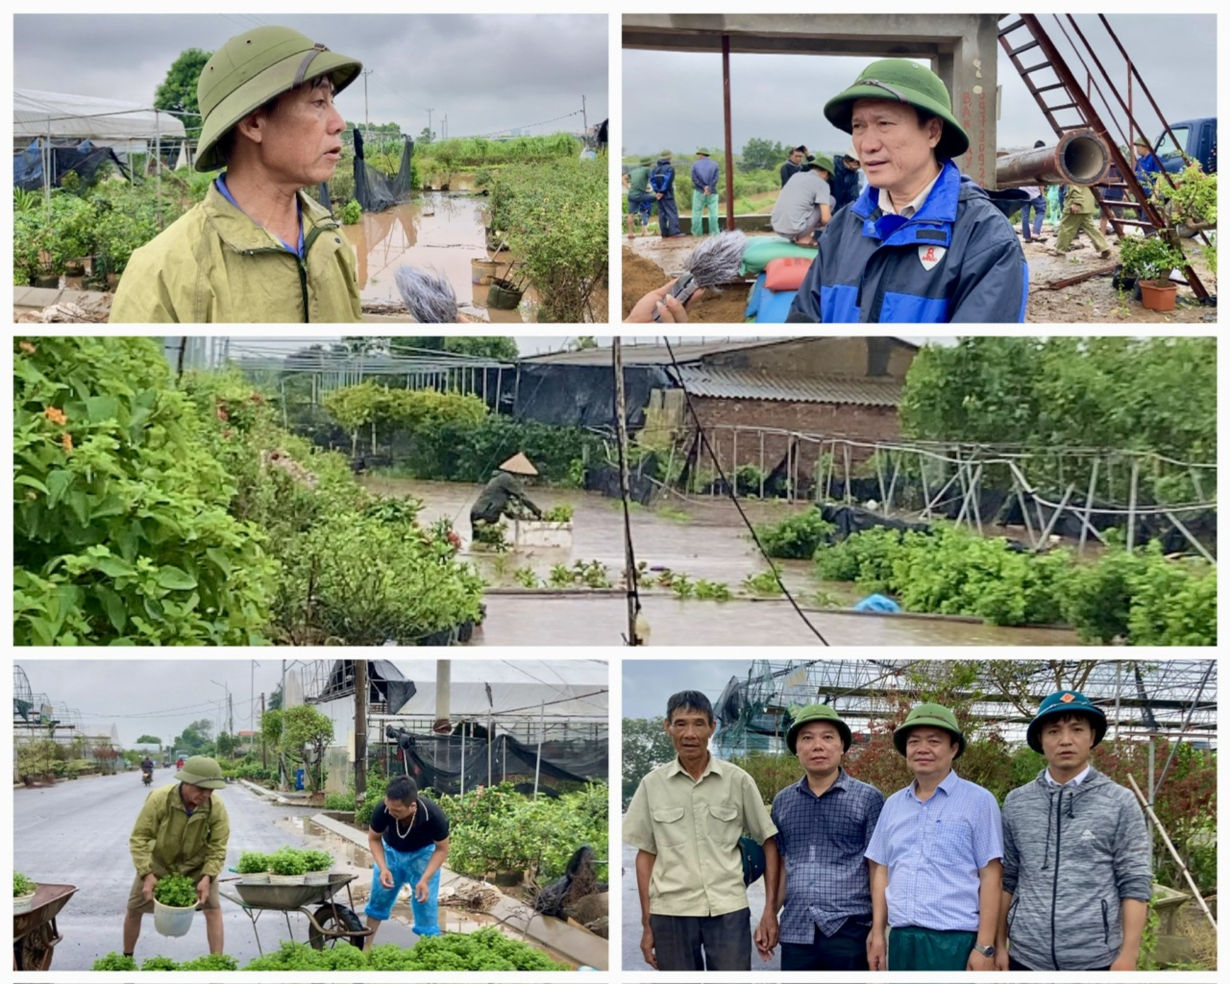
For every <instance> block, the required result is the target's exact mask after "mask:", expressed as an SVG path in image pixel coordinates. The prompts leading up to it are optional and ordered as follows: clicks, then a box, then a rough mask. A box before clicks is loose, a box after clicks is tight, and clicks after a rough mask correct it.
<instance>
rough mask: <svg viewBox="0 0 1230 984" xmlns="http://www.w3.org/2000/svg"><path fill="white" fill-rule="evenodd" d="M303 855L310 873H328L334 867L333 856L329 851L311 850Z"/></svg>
mask: <svg viewBox="0 0 1230 984" xmlns="http://www.w3.org/2000/svg"><path fill="white" fill-rule="evenodd" d="M302 853H303V861H304V863H305V864H306V865H307V870H308V871H328V870H329V869H330V868H331V867H333V855H332V854H330V853H329V852H328V851H321V850H317V849H315V848H309V849H308V850H306V851H303V852H302Z"/></svg>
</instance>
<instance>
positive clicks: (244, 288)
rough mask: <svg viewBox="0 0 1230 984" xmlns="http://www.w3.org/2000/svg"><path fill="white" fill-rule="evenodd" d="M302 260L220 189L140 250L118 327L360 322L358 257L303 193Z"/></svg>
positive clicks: (115, 313)
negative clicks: (236, 323) (126, 324)
mask: <svg viewBox="0 0 1230 984" xmlns="http://www.w3.org/2000/svg"><path fill="white" fill-rule="evenodd" d="M299 200H300V202H301V203H302V205H303V253H304V258H303V259H299V257H297V256H295V254H294V253H291V252H290V251H289V250H287V249H286V247H285V246H283V245H282V244H281V243H280V242H279V241H278V240H277V238H276V237H275V236H274V235H273V234H272V233H270V232H268V231H267V230H266V229H264V228H262V227H261V226H259V225H257V224H256V223H255V222H253V221H252V220H251V219H250V218H248V216H246V215H244V214H243V212H242V211H240V210H239V209H237V208H236V207H235V206H234V205H232V204H231V203H230V202H228V201H227V200H226V198H225V196H223V194H222V193H221V192H220V191H218V189H217V187H216V186H215V185H212V184H211V185H210V187H209V191H208V193H207V194H206V196H205V200H204V201H203V202H201V203H200V204H198V205H196V206H194V207H193V208H192V209H191V210H190V211H188V212H187V213H186V214H184V215H183V216H181V217H180V218H179V219H178V220H177V221H176V222H175V223H173V224H172V225H171V226H170V227H168V228H167V229H164V230H163V231H162V233H161V234H159V235H158V236H157V237H156V238H155V239H153V240H152V241H151V242H149V243H146V244H145V245H144V246H142V247H141V248H140V249H138V250H137V251H136V252H134V253H133V254H132V259H131V260H129V262H128V266H127V268H126V269H125V270H124V274H123V276H122V277H121V278H120V286H119V289H118V290H117V291H116V294H115V301H114V302H113V303H112V305H111V318H110V320H111V323H112V324H119V323H132V324H153V323H163V322H203V323H227V322H240V321H245V322H263V323H268V324H282V323H287V322H292V323H293V322H313V323H320V322H324V323H330V322H345V323H349V322H355V321H359V320H360V319H361V317H362V309H361V308H360V305H359V284H358V280H357V278H356V275H355V259H354V253H353V252H352V250H351V247H350V244H349V243H347V242H346V240H345V239H344V238H343V236H342V232H341V227H340V226H339V225H338V224H337V222H336V221H335V220H334V219H333V218H332V216H331V215H330V214H329V212H328V211H327V210H326V209H325V208H323V207H322V206H321V205H319V204H318V203H317V202H315V201H313V200H312V199H311V198H309V197H308V196H307V195H305V194H304V193H303V192H300V193H299Z"/></svg>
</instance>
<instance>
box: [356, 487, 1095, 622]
mask: <svg viewBox="0 0 1230 984" xmlns="http://www.w3.org/2000/svg"><path fill="white" fill-rule="evenodd" d="M363 484H364V485H365V486H366V487H367V488H369V489H371V490H372V491H373V492H379V493H383V494H386V495H414V496H416V497H418V498H419V499H421V500H423V503H424V506H423V512H422V513H421V514H420V517H419V518H420V522H421V523H423V524H424V525H426V524H430V523H432V522H434V521H436V520H438V519H440V518H442V517H443V518H447V519H449V520H450V521H451V522H452V523H453V525H454V527H455V528H456V529H457V532H458V533H459V534H460V536H461V537H462V540H463V542H464V547H463V556H464V557H465V558H466V559H468V560H471V561H473V562H474V563H475V565H476V566H477V567H478V568H479V570H480V571H481V572H482V573H483V576H484V577H486V578H487V580H488V582H489V583H490V585H491V588H490V589H489V594H488V595H487V597H486V599H485V600H486V604H487V611H488V616H487V621H486V623H485V624H484V625H483V626H482V627H481V628H480V629H479V630H478V631H476V632H475V635H474V643H473V644H475V645H489V646H497V645H498V646H526V645H545V646H566V645H573V646H575V645H577V644H578V643H580V644H585V645H594V646H601V645H620V644H621V641H622V636H623V635H624V634H626V632H627V601H626V598H625V596H624V594H623V593H622V590H621V589H622V581H621V577H620V572H621V571H622V569H623V563H624V538H623V517H622V513H621V511H620V509H619V504H618V501H617V500H614V499H606V498H604V497H602V496H600V495H598V494H596V493H590V492H582V491H577V490H571V489H533V490H531V492H530V494H531V496H532V498H533V500H534V502H535V503H536V504H537V505H538V506H540V507H541V508H543V509H550V508H551V507H553V506H557V505H563V504H568V505H571V506H572V507H573V509H574V513H573V520H572V522H573V541H572V546H571V547H570V548H566V549H565V548H553V549H533V550H517V551H509V552H508V553H503V554H490V553H484V552H473V553H472V552H470V549H469V537H470V522H469V517H470V506H471V505H472V504H473V502H474V500H475V498H476V497H477V495H478V493H479V490H480V486H477V485H461V484H455V483H448V482H420V481H414V480H410V479H395V478H383V477H379V476H369V477H366V478H364V479H363ZM743 506H744V509H745V511H747V513H748V516H749V518H750V519H751V520H752V522H754V523H759V522H765V521H771V520H777V519H780V518H782V517H783V516H785V515H786V514H787V513H789V512H791V511H797V509H798V508H799V507H798V506H794V507H792V506H788V505H786V504H784V503H769V502H754V501H752V502H745V503H743ZM632 541H633V546H634V549H635V551H636V558H637V560H638V561H644V562H645V563H646V564H647V565H648V567H649V569H650V572H651V573H652V572H654V571H656V570H661V569H669V570H671V571H674V572H675V573H677V574H679V573H684V574H687V575H688V576H689V577H690V578H691V579H692V580H693V581H695V580H696V579H698V578H705V579H707V580H710V581H717V582H721V583H724V584H726V585H727V586H728V587H729V588H730V590H731V592H732V594H734V595H735V597H734V598H732V599H731V600H730V601H727V602H714V601H699V600H696V599H689V600H686V601H685V600H680V599H679V598H677V597H676V596H675V594H674V593H673V592H671V591H669V590H666V589H663V588H658V587H649V588H645V587H642V590H641V606H642V613H643V615H644V617H645V619H646V620H647V621H648V622H649V627H650V637H649V642H650V644H651V645H663V646H681V645H708V646H721V645H725V646H730V645H750V644H756V645H772V646H793V645H809V644H816V645H818V644H820V640H819V639H818V638H817V637H816V635H815V633H814V632H813V631H812V630H811V629H810V628H808V625H807V623H805V622H804V621H803V619H802V618H800V616H799V615H798V614H797V613H796V612H795V611H794V609H793V608H792V607H791V605H790V603H789V602H788V601H786V600H785V599H782V598H758V597H753V596H751V595H748V594H745V595H742V596H741V595H740V594H739V591H740V586H741V582H742V581H743V579H744V578H745V577H747V576H748V575H753V574H757V573H760V572H761V571H764V570H766V569H767V568H768V564H767V563H766V562H765V561H764V559H763V558H761V557H760V555H759V554H758V552H757V551H756V547H755V545H754V544H753V543H752V542H751V540H750V539H749V538H748V537H747V535H746V528H745V527H744V526H743V524H742V522H741V521H740V519H739V516H738V513H737V512H736V510H735V508H734V506H733V505H732V504H731V503H730V501H729V500H727V499H714V500H712V501H709V500H690V501H680V502H675V503H662V504H659V505H657V506H656V507H655V508H653V509H644V508H638V509H635V510H634V511H633V513H632ZM592 560H598V561H600V562H601V563H602V564H603V565H605V566H606V568H607V571H608V575H607V576H608V578H609V580H610V581H611V582H612V588H611V589H609V590H603V591H594V592H586V591H585V589H580V588H578V589H576V590H575V591H555V590H552V589H541V590H530V589H526V588H522V587H521V586H520V585H519V583H518V582H517V580H516V578H515V576H514V574H515V572H516V570H517V569H518V568H526V567H528V568H530V569H531V570H533V572H534V574H535V575H536V576H537V577H538V578H539V579H540V580H545V579H546V578H547V577H548V575H549V573H550V570H551V568H552V567H553V566H554V565H556V564H563V565H565V566H571V565H572V564H573V563H575V562H577V561H581V562H585V563H588V562H589V561H592ZM782 568H783V580H784V581H785V582H786V585H787V587H788V588H789V589H790V591H791V593H792V594H794V596H795V598H796V600H798V602H799V604H800V607H801V608H802V609H803V610H804V612H805V614H806V616H807V620H808V621H809V622H810V623H811V624H812V625H813V626H815V628H816V629H817V630H818V631H819V632H820V634H821V635H823V636H824V638H825V640H827V641H828V642H829V643H830V644H831V645H847V646H868V645H924V646H927V645H931V646H940V645H944V646H953V645H958V646H1021V645H1032V646H1053V645H1061V646H1066V645H1075V644H1077V642H1078V640H1077V637H1076V634H1075V633H1074V632H1072V631H1070V630H1067V629H1051V628H1039V627H1031V628H1007V627H1004V626H996V625H986V624H983V623H982V622H978V621H965V620H960V619H953V618H940V617H936V616H923V615H876V614H864V613H856V612H853V611H850V610H848V609H846V608H833V607H831V606H833V605H834V604H836V605H851V604H853V603H854V602H855V601H857V600H858V599H859V598H860V597H862V595H863V593H864V592H861V591H860V590H859V589H858V588H856V587H855V586H854V585H851V584H845V583H833V582H821V581H819V580H817V579H816V578H814V577H813V576H812V575H811V565H810V564H809V563H808V562H806V561H785V562H782ZM818 595H820V596H822V597H818Z"/></svg>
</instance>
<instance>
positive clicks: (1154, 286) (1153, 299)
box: [1140, 280, 1179, 311]
mask: <svg viewBox="0 0 1230 984" xmlns="http://www.w3.org/2000/svg"><path fill="white" fill-rule="evenodd" d="M1178 293H1179V288H1178V287H1177V286H1175V285H1174V284H1172V283H1169V282H1168V281H1165V280H1142V281H1140V303H1141V304H1143V305H1144V306H1145V308H1146V309H1147V310H1149V311H1173V310H1174V305H1175V295H1177V294H1178Z"/></svg>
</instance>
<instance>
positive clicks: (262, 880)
mask: <svg viewBox="0 0 1230 984" xmlns="http://www.w3.org/2000/svg"><path fill="white" fill-rule="evenodd" d="M239 884H241V885H268V884H269V872H267V871H253V872H250V873H247V874H245V875H244V876H243V877H242V878H241V879H240V880H239Z"/></svg>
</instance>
